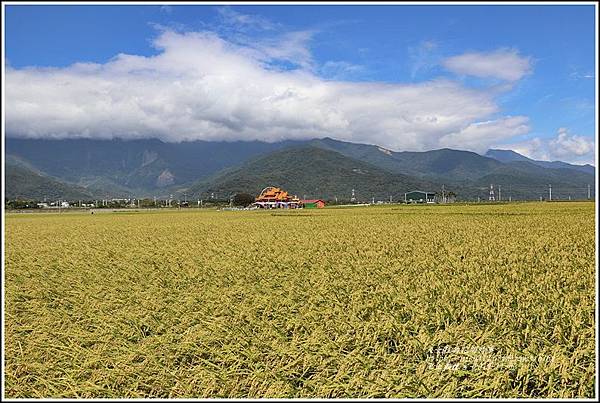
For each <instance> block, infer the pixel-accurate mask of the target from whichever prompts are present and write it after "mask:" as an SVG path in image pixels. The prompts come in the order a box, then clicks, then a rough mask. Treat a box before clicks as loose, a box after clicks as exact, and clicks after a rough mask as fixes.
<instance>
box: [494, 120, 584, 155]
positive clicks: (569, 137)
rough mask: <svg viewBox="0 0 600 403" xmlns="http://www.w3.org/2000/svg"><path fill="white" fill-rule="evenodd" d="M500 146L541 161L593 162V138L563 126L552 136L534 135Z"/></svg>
mask: <svg viewBox="0 0 600 403" xmlns="http://www.w3.org/2000/svg"><path fill="white" fill-rule="evenodd" d="M501 148H510V149H512V150H515V151H516V152H518V153H520V154H523V155H525V156H526V157H529V158H533V159H536V160H542V161H556V160H560V161H566V162H572V163H578V164H594V157H595V143H594V139H593V138H590V137H586V136H580V135H576V134H571V132H570V131H569V130H568V129H567V128H564V127H561V128H559V129H558V131H557V133H556V136H555V137H552V138H547V139H546V138H540V137H535V138H533V139H530V140H526V141H522V142H519V143H514V144H505V145H503V146H502V147H501Z"/></svg>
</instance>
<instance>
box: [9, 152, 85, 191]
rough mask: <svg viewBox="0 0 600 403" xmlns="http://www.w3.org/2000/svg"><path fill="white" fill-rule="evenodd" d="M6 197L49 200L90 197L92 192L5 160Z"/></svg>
mask: <svg viewBox="0 0 600 403" xmlns="http://www.w3.org/2000/svg"><path fill="white" fill-rule="evenodd" d="M4 175H5V176H4V180H5V197H6V198H7V199H11V200H12V199H35V200H42V199H44V198H47V199H49V200H56V199H63V200H76V199H84V200H88V199H92V198H94V194H93V193H92V192H90V191H89V190H88V189H85V188H83V187H81V186H77V185H71V184H67V183H64V182H61V181H58V180H56V179H54V178H51V177H49V176H46V175H43V174H41V173H39V172H35V171H33V170H31V169H28V168H27V167H26V166H24V165H19V164H14V163H10V162H9V161H7V164H6V165H5V172H4Z"/></svg>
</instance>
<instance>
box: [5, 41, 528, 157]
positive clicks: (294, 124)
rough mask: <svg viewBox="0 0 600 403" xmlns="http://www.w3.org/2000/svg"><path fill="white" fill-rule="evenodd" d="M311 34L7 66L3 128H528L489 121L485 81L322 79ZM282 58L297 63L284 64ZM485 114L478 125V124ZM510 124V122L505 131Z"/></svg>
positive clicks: (179, 134)
mask: <svg viewBox="0 0 600 403" xmlns="http://www.w3.org/2000/svg"><path fill="white" fill-rule="evenodd" d="M309 39H310V34H300V33H289V34H287V35H284V36H281V37H279V39H278V42H277V41H276V40H275V39H271V40H269V41H266V42H264V41H263V42H257V43H254V44H252V45H244V44H240V43H233V42H231V41H228V40H225V39H223V38H222V37H219V36H218V35H216V34H214V33H211V32H187V33H178V32H173V31H169V30H164V31H162V32H160V33H159V34H158V36H157V37H156V38H155V40H154V46H155V47H156V48H157V50H158V54H157V55H155V56H149V57H146V56H138V55H129V54H119V55H117V56H116V57H114V58H113V59H112V60H110V61H108V62H106V63H102V64H94V63H77V64H74V65H72V66H69V67H65V68H25V69H14V68H10V67H7V68H6V80H5V83H6V90H5V91H6V100H7V103H6V132H7V133H8V135H12V136H21V137H30V138H103V139H110V138H115V137H119V138H125V139H132V138H148V137H155V138H159V139H162V140H163V141H170V142H177V141H183V140H262V141H279V140H282V139H308V138H315V137H324V136H330V137H333V138H337V139H340V140H346V141H354V142H364V143H370V144H378V145H381V146H384V147H387V148H390V149H395V150H425V149H432V148H438V147H440V145H442V146H443V145H450V144H452V145H453V146H456V147H458V148H463V149H477V150H479V149H480V148H482V147H484V145H485V144H486V143H489V142H493V141H496V140H498V139H500V138H502V133H504V136H505V137H504V138H505V139H506V138H509V137H510V136H512V135H514V134H522V133H523V132H524V131H525V130H526V128H527V122H526V118H524V117H519V116H517V117H506V118H495V120H491V121H490V120H489V119H490V117H491V116H494V115H496V114H497V113H498V112H499V109H498V107H497V105H496V103H495V102H494V99H493V97H494V95H493V93H492V92H490V91H482V90H477V89H470V88H467V87H465V86H463V85H461V84H460V83H457V82H454V81H451V80H444V79H439V80H431V81H427V82H422V83H416V84H391V83H377V82H348V81H341V80H331V79H324V78H322V77H321V76H319V75H318V74H317V73H315V70H314V69H312V68H311V65H312V64H314V61H313V60H312V58H311V55H310V52H308V51H307V49H308V48H307V46H306V41H308V40H309ZM277 61H284V62H288V63H289V64H291V65H296V66H297V67H296V68H287V69H286V68H280V66H279V67H278V66H277V65H274V63H275V62H277ZM477 122H479V123H477ZM503 130H504V132H502V131H503Z"/></svg>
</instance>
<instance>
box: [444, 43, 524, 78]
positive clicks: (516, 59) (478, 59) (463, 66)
mask: <svg viewBox="0 0 600 403" xmlns="http://www.w3.org/2000/svg"><path fill="white" fill-rule="evenodd" d="M442 64H443V65H444V67H446V69H448V70H449V71H451V72H453V73H457V74H462V75H469V76H475V77H481V78H497V79H501V80H506V81H518V80H520V79H521V78H523V76H525V75H526V74H528V73H529V72H530V71H531V65H532V60H531V59H530V58H529V57H523V56H520V55H519V53H518V52H517V51H516V50H514V49H498V50H496V51H493V52H487V53H485V52H482V53H476V52H472V53H464V54H462V55H458V56H453V57H449V58H447V59H445V60H444V61H443V63H442Z"/></svg>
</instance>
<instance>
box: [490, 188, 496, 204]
mask: <svg viewBox="0 0 600 403" xmlns="http://www.w3.org/2000/svg"><path fill="white" fill-rule="evenodd" d="M489 200H490V201H496V197H495V196H494V185H490V199H489Z"/></svg>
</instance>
